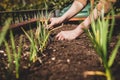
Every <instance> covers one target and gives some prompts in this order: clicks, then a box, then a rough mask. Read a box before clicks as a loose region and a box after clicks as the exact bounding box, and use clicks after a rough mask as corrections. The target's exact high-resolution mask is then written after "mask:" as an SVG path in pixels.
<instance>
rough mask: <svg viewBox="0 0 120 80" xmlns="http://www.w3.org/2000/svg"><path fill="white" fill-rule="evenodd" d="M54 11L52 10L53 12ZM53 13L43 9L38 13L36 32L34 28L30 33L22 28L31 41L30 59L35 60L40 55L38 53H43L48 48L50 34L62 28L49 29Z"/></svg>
mask: <svg viewBox="0 0 120 80" xmlns="http://www.w3.org/2000/svg"><path fill="white" fill-rule="evenodd" d="M51 13H52V12H51ZM51 13H48V11H47V10H45V12H43V11H41V13H38V15H37V18H38V19H39V20H38V21H37V29H36V32H35V33H34V32H33V31H32V30H30V35H29V34H28V33H27V32H26V31H25V30H24V29H23V28H22V30H23V31H24V33H25V35H26V36H27V38H28V40H29V41H30V44H31V46H30V61H33V62H35V61H36V60H37V59H38V57H37V55H38V53H41V54H43V51H44V50H45V49H46V46H47V44H48V41H49V37H50V34H51V32H52V31H53V30H55V29H57V28H60V27H57V28H54V29H52V30H49V29H47V28H46V27H48V22H49V19H50V16H51Z"/></svg>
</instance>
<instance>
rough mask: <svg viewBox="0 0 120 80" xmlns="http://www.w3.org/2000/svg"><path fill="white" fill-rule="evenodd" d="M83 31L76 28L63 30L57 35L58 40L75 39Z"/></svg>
mask: <svg viewBox="0 0 120 80" xmlns="http://www.w3.org/2000/svg"><path fill="white" fill-rule="evenodd" d="M82 33H83V30H82V29H78V28H76V29H74V30H69V31H61V32H60V33H58V34H57V35H56V38H57V39H58V40H73V39H75V38H77V37H78V36H79V35H81V34H82Z"/></svg>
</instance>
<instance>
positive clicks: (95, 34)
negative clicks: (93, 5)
mask: <svg viewBox="0 0 120 80" xmlns="http://www.w3.org/2000/svg"><path fill="white" fill-rule="evenodd" d="M111 16H112V24H111V26H110V25H109V23H110V19H108V18H110V14H109V15H108V16H107V19H105V17H104V12H102V13H101V16H100V17H99V18H98V20H97V21H96V22H95V21H94V18H93V16H92V18H91V20H92V24H91V27H92V29H91V30H85V32H87V34H88V36H89V37H90V40H91V41H92V44H93V46H94V48H95V50H96V52H97V54H98V55H99V57H100V59H101V60H102V63H103V66H104V68H105V73H104V72H100V71H97V72H93V73H95V75H96V74H98V75H104V76H106V78H107V79H106V80H112V79H113V76H112V72H111V66H112V64H113V63H114V60H115V57H116V54H117V51H118V49H119V47H120V39H119V41H118V42H117V45H116V46H115V48H114V49H113V51H112V53H111V54H110V56H109V58H108V45H109V42H110V40H111V37H112V32H113V27H114V23H115V19H114V11H113V10H112V11H111ZM109 29H110V30H109ZM89 73H90V74H91V72H89V71H88V72H86V74H88V75H89Z"/></svg>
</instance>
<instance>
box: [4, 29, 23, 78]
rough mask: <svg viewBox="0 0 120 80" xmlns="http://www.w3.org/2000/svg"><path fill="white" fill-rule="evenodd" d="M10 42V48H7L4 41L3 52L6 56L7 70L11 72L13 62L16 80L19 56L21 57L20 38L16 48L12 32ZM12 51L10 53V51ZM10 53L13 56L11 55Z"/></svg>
mask: <svg viewBox="0 0 120 80" xmlns="http://www.w3.org/2000/svg"><path fill="white" fill-rule="evenodd" d="M10 42H11V47H9V45H8V43H7V41H6V40H4V43H5V47H6V48H5V50H6V53H7V56H8V64H9V66H8V67H9V70H10V72H12V71H13V70H14V69H13V68H14V67H13V62H14V63H15V73H16V78H19V67H20V56H21V49H22V37H20V41H19V45H18V47H16V44H15V41H14V36H13V33H12V31H10ZM11 50H12V51H11ZM11 52H12V53H13V54H11Z"/></svg>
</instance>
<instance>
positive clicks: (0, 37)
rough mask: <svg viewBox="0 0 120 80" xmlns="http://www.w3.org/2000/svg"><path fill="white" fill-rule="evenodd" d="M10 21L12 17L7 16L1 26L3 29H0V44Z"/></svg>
mask: <svg viewBox="0 0 120 80" xmlns="http://www.w3.org/2000/svg"><path fill="white" fill-rule="evenodd" d="M11 21H12V19H11V18H8V19H7V20H6V21H5V25H4V26H3V29H2V31H0V45H1V44H2V42H3V41H4V37H5V35H6V33H7V30H8V29H9V26H10V24H11Z"/></svg>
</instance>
